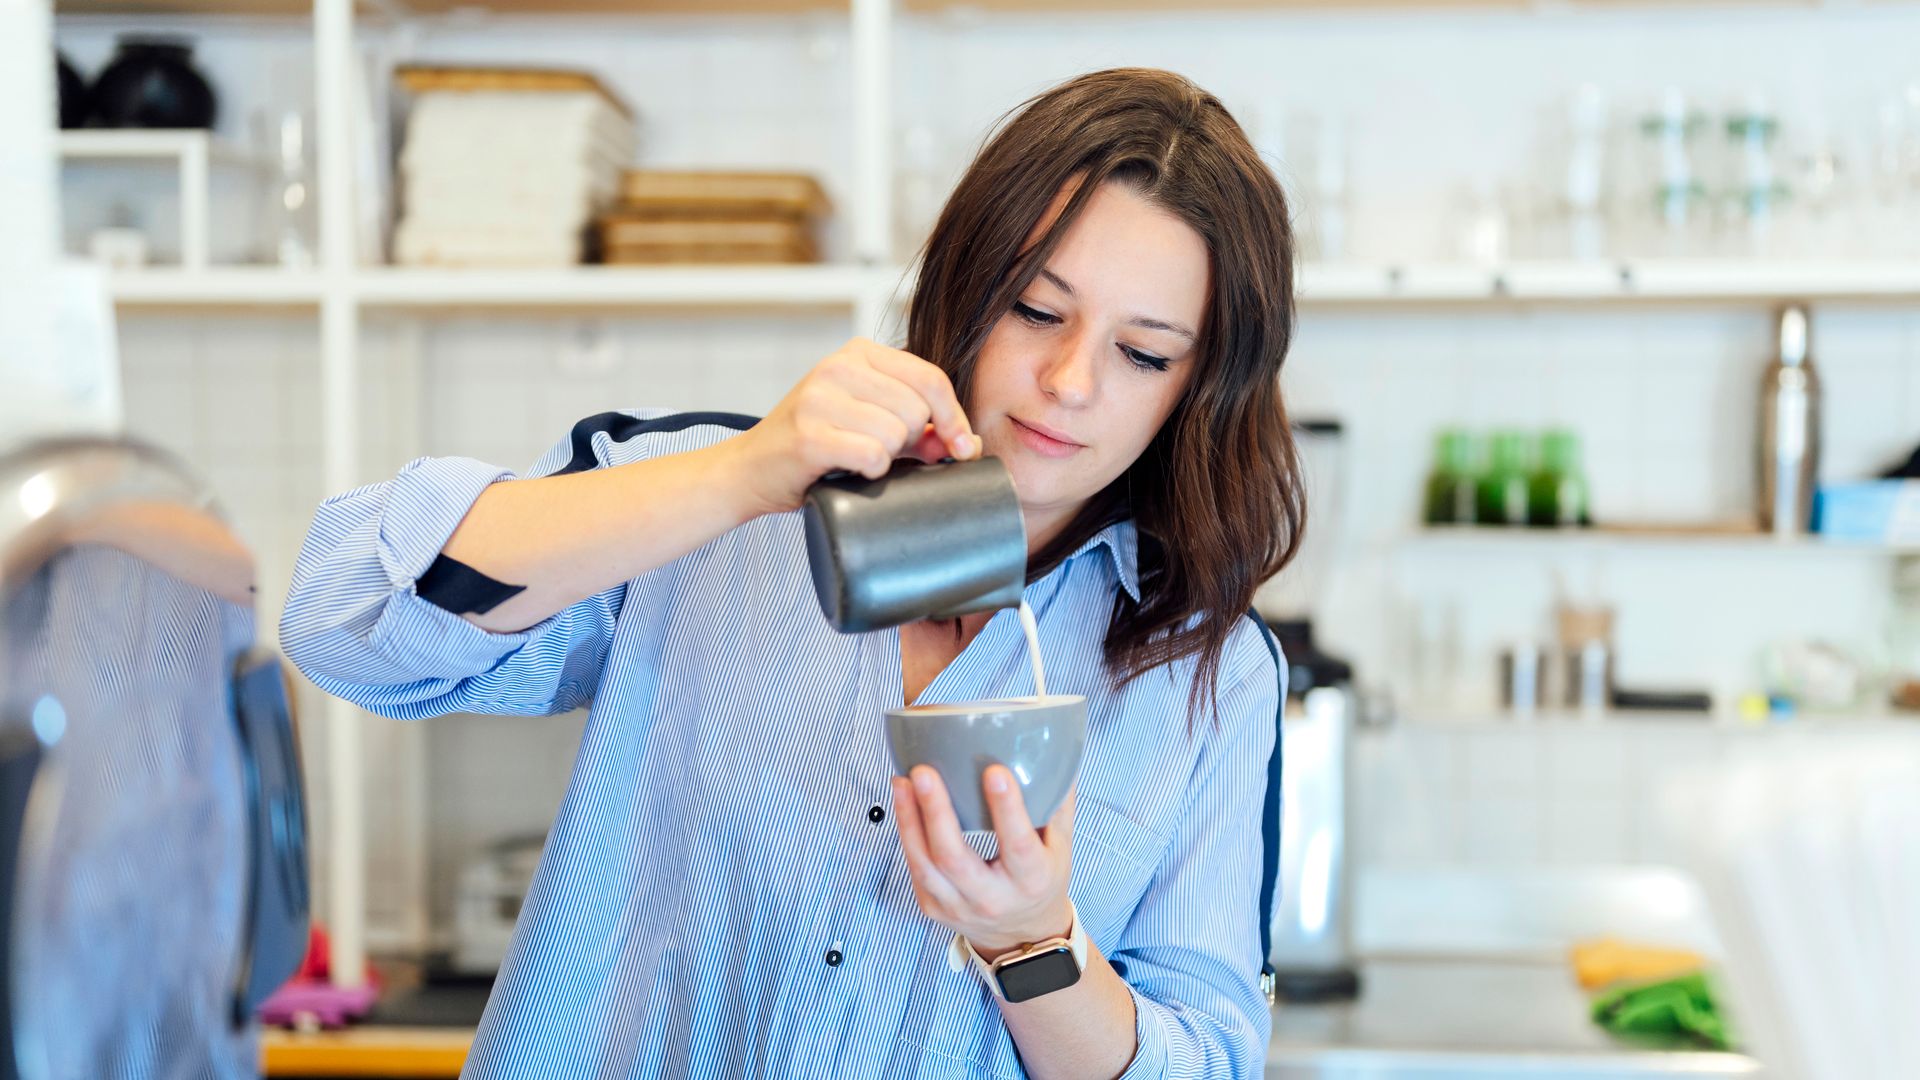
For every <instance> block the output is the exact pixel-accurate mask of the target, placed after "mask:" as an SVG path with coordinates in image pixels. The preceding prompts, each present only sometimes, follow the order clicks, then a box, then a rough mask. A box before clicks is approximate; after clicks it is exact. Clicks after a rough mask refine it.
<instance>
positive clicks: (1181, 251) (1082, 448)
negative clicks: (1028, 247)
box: [967, 183, 1210, 549]
mask: <svg viewBox="0 0 1920 1080" xmlns="http://www.w3.org/2000/svg"><path fill="white" fill-rule="evenodd" d="M1071 191H1072V188H1071V187H1068V188H1064V189H1062V191H1061V192H1060V194H1059V195H1057V196H1055V198H1054V201H1053V205H1052V206H1051V207H1050V208H1049V209H1048V211H1047V213H1046V214H1045V215H1044V216H1043V217H1042V219H1041V221H1040V224H1039V225H1038V226H1036V227H1035V229H1034V231H1033V234H1032V235H1031V236H1029V237H1028V243H1029V244H1031V243H1034V242H1036V241H1037V240H1038V239H1039V238H1040V237H1041V236H1042V235H1044V233H1045V231H1046V229H1047V227H1048V226H1049V225H1051V224H1052V223H1053V220H1054V218H1055V217H1057V216H1058V215H1059V212H1060V210H1061V209H1062V208H1063V207H1064V206H1065V204H1066V200H1067V198H1068V197H1069V195H1070V194H1071ZM1209 265H1210V263H1209V259H1208V257H1207V247H1206V242H1205V241H1203V240H1202V239H1201V238H1200V234H1199V233H1197V232H1195V231H1194V230H1193V229H1192V228H1191V227H1190V226H1188V225H1187V224H1186V223H1185V222H1183V221H1181V220H1180V219H1179V218H1177V217H1175V216H1174V215H1172V214H1170V213H1168V212H1167V211H1165V210H1162V209H1160V208H1159V207H1157V206H1154V205H1153V204H1151V203H1149V202H1148V201H1147V200H1145V199H1144V198H1142V197H1141V196H1140V195H1138V194H1137V193H1135V192H1134V191H1133V190H1132V189H1131V188H1129V187H1127V186H1125V185H1124V184H1119V183H1108V184H1103V185H1101V187H1100V188H1099V189H1098V190H1096V191H1095V192H1094V193H1093V195H1092V197H1091V198H1089V199H1088V201H1087V205H1086V207H1085V208H1084V210H1083V211H1082V212H1081V214H1080V217H1079V219H1078V220H1076V221H1075V222H1074V223H1073V225H1072V227H1071V228H1069V229H1068V230H1067V232H1066V235H1064V236H1063V237H1061V243H1060V245H1059V247H1058V248H1056V249H1055V251H1054V254H1053V258H1052V259H1051V260H1049V261H1048V263H1047V265H1046V267H1045V268H1044V269H1043V270H1042V271H1041V273H1040V274H1039V276H1038V277H1036V278H1035V279H1034V281H1033V284H1031V285H1029V286H1028V287H1027V290H1026V292H1025V293H1023V294H1021V296H1020V297H1019V299H1018V301H1017V302H1016V304H1015V305H1014V307H1013V309H1012V310H1011V311H1009V312H1007V313H1006V314H1005V315H1003V316H1001V317H1000V321H999V322H998V323H997V324H996V325H995V326H994V328H993V330H992V331H991V332H990V333H989V334H988V336H987V340H986V343H985V345H983V346H982V348H981V351H980V357H979V360H978V362H977V363H976V365H975V368H974V375H973V388H972V400H971V401H969V402H968V403H967V416H968V418H969V419H970V420H972V422H973V429H974V431H975V432H977V433H978V434H979V435H980V437H981V440H982V443H983V445H984V446H985V448H986V453H988V454H992V455H995V456H997V457H999V458H1000V459H1001V460H1002V461H1004V462H1006V464H1007V468H1008V469H1009V470H1010V471H1011V472H1012V474H1013V482H1014V487H1015V488H1016V489H1017V490H1018V491H1019V493H1020V503H1021V507H1022V509H1024V510H1025V511H1026V515H1027V531H1028V536H1029V541H1030V543H1032V545H1033V546H1034V547H1035V548H1036V549H1037V548H1038V547H1039V546H1040V545H1041V544H1043V543H1045V542H1046V541H1048V540H1050V539H1052V538H1053V536H1054V535H1056V534H1057V533H1058V532H1059V530H1060V529H1061V528H1062V527H1064V526H1065V524H1066V522H1067V521H1068V519H1070V518H1071V517H1072V515H1073V513H1074V511H1076V510H1078V509H1079V508H1080V506H1081V505H1082V504H1083V503H1085V502H1086V501H1087V500H1088V499H1089V498H1092V497H1093V496H1094V495H1096V494H1098V493H1099V492H1100V491H1101V490H1102V489H1104V488H1105V487H1106V486H1107V485H1108V484H1109V483H1111V482H1112V481H1113V480H1114V479H1115V478H1116V477H1118V476H1119V475H1120V474H1121V473H1122V472H1125V471H1126V469H1127V467H1128V466H1130V465H1132V464H1133V462H1134V460H1135V459H1136V458H1138V457H1139V456H1140V453H1141V451H1143V450H1145V449H1146V447H1147V444H1148V443H1149V442H1151V441H1152V439H1153V437H1154V435H1155V434H1156V433H1157V432H1158V431H1159V430H1160V425H1161V424H1162V423H1163V422H1165V420H1166V419H1167V416H1168V414H1170V413H1171V412H1172V411H1173V407H1174V404H1175V403H1176V402H1178V401H1179V400H1180V394H1181V392H1182V391H1183V390H1184V389H1185V388H1186V385H1187V380H1188V379H1189V378H1191V377H1192V375H1193V367H1194V365H1195V363H1197V362H1198V358H1197V355H1196V348H1195V342H1196V336H1197V335H1198V334H1199V333H1200V332H1201V330H1202V327H1201V319H1202V317H1203V316H1204V314H1205V312H1206V306H1207V297H1208V289H1209V287H1210V283H1209V280H1208V279H1209V273H1210V270H1209Z"/></svg>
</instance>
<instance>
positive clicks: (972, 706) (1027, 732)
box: [887, 694, 1087, 829]
mask: <svg viewBox="0 0 1920 1080" xmlns="http://www.w3.org/2000/svg"><path fill="white" fill-rule="evenodd" d="M1086 742H1087V699H1086V698H1084V697H1081V696H1080V695H1078V694H1049V695H1047V696H1046V697H1023V698H998V699H995V700H991V701H963V702H958V703H955V704H952V705H916V706H909V707H907V708H903V709H888V710H887V748H888V749H889V750H890V751H892V753H893V765H894V769H895V770H896V771H898V773H899V774H900V775H901V776H905V775H907V773H908V772H909V771H911V770H912V769H913V767H914V766H915V765H931V766H933V770H934V771H935V772H937V773H939V774H940V779H941V780H942V781H944V782H945V783H946V785H947V794H948V795H949V796H951V797H952V799H953V811H954V813H955V814H956V815H958V817H959V818H960V827H961V828H962V829H991V828H993V815H992V814H991V813H990V812H989V811H988V810H987V806H986V802H985V801H984V799H983V797H982V795H981V791H980V777H981V774H982V773H984V772H986V771H987V766H988V765H991V764H994V763H995V762H998V763H1000V764H1002V765H1005V766H1006V767H1007V770H1008V771H1009V772H1011V773H1013V776H1014V779H1015V780H1017V781H1019V783H1020V794H1021V797H1022V798H1024V799H1025V800H1026V804H1027V813H1028V814H1029V815H1031V816H1032V818H1033V822H1034V824H1035V825H1036V826H1038V825H1044V824H1046V823H1047V819H1048V818H1050V817H1052V816H1053V812H1054V811H1055V810H1058V809H1059V808H1060V804H1061V802H1063V801H1064V800H1065V799H1066V797H1067V789H1068V788H1070V787H1072V786H1073V778H1074V775H1075V774H1076V773H1077V772H1079V770H1080V752H1081V750H1082V749H1083V748H1085V746H1086Z"/></svg>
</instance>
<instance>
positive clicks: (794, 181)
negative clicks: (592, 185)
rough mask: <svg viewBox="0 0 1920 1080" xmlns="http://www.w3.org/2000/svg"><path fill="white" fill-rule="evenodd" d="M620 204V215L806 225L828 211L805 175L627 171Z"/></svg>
mask: <svg viewBox="0 0 1920 1080" xmlns="http://www.w3.org/2000/svg"><path fill="white" fill-rule="evenodd" d="M619 200H620V206H619V211H620V213H621V214H623V215H630V216H635V217H676V218H703V217H704V218H712V217H719V218H788V219H793V220H801V221H810V220H815V219H818V218H821V217H824V216H826V215H827V214H829V213H831V212H832V209H833V205H832V203H831V202H830V201H829V200H828V198H827V193H826V191H825V189H823V188H822V187H821V186H820V181H819V180H817V179H815V178H814V177H813V176H811V175H809V174H807V173H781V172H690V171H675V170H663V169H629V170H627V172H626V174H625V175H624V176H623V177H622V178H621V183H620V192H619Z"/></svg>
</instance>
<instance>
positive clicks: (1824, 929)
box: [1664, 723, 1920, 1080]
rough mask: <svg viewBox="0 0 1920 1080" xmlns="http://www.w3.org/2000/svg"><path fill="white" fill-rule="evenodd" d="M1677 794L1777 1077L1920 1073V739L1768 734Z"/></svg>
mask: <svg viewBox="0 0 1920 1080" xmlns="http://www.w3.org/2000/svg"><path fill="white" fill-rule="evenodd" d="M1667 795H1668V797H1667V800H1666V805H1665V807H1664V809H1665V815H1664V816H1665V818H1666V823H1667V825H1668V827H1670V828H1672V829H1675V830H1677V831H1679V832H1681V833H1683V834H1684V835H1686V836H1687V837H1689V838H1690V841H1691V843H1690V844H1689V845H1688V846H1689V849H1690V851H1691V855H1692V863H1693V865H1692V869H1693V870H1694V872H1695V873H1696V874H1697V875H1698V876H1699V878H1700V880H1701V884H1702V886H1703V887H1704V889H1705V892H1706V895H1707V899H1708V903H1709V906H1710V908H1711V910H1712V912H1713V917H1714V922H1715V925H1716V928H1717V930H1718V931H1719V934H1720V937H1721V940H1722V942H1723V944H1724V945H1725V948H1726V958H1725V970H1724V975H1725V979H1724V980H1723V982H1724V985H1725V989H1726V990H1727V992H1728V996H1729V998H1730V999H1731V1000H1730V1003H1729V1004H1730V1010H1729V1011H1730V1012H1731V1021H1732V1024H1733V1029H1734V1032H1735V1034H1736V1036H1737V1038H1738V1039H1739V1040H1740V1042H1741V1043H1742V1044H1743V1046H1744V1048H1745V1049H1747V1050H1749V1051H1750V1052H1751V1053H1753V1054H1754V1055H1755V1056H1756V1057H1758V1058H1759V1059H1760V1060H1761V1061H1762V1062H1763V1063H1764V1064H1765V1065H1766V1067H1767V1069H1768V1075H1772V1076H1782V1077H1795V1078H1798V1080H1913V1078H1915V1077H1920V730H1915V729H1913V728H1912V727H1910V726H1908V727H1904V728H1903V726H1902V725H1897V724H1892V723H1888V724H1884V725H1862V726H1859V727H1848V728H1845V729H1834V730H1804V731H1798V732H1776V733H1767V734H1764V735H1761V734H1756V736H1755V738H1754V739H1753V741H1752V744H1751V745H1749V746H1744V747H1742V748H1741V753H1740V754H1739V755H1738V760H1737V761H1736V762H1735V763H1734V764H1733V765H1731V766H1728V767H1726V768H1725V769H1724V770H1722V771H1720V772H1718V773H1716V774H1712V775H1698V776H1695V777H1692V778H1690V779H1688V780H1686V781H1684V782H1682V784H1681V785H1676V789H1675V790H1672V791H1669V792H1668V793H1667Z"/></svg>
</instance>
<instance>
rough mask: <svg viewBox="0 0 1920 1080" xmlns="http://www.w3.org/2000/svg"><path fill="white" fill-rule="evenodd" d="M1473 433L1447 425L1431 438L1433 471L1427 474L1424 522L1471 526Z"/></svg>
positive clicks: (1422, 514)
mask: <svg viewBox="0 0 1920 1080" xmlns="http://www.w3.org/2000/svg"><path fill="white" fill-rule="evenodd" d="M1473 459H1474V453H1473V436H1471V435H1469V434H1467V433H1466V432H1464V431H1461V430H1459V429H1458V428H1448V429H1446V430H1444V431H1442V432H1440V434H1439V435H1437V436H1435V438H1434V441H1433V470H1432V471H1431V472H1429V473H1428V474H1427V492H1426V500H1425V502H1424V503H1423V505H1422V508H1421V520H1423V521H1425V522H1426V523H1427V524H1428V525H1471V524H1473V523H1474V521H1475V520H1476V518H1477V513H1478V512H1477V510H1476V509H1475V498H1476V491H1475V477H1474V460H1473Z"/></svg>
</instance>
